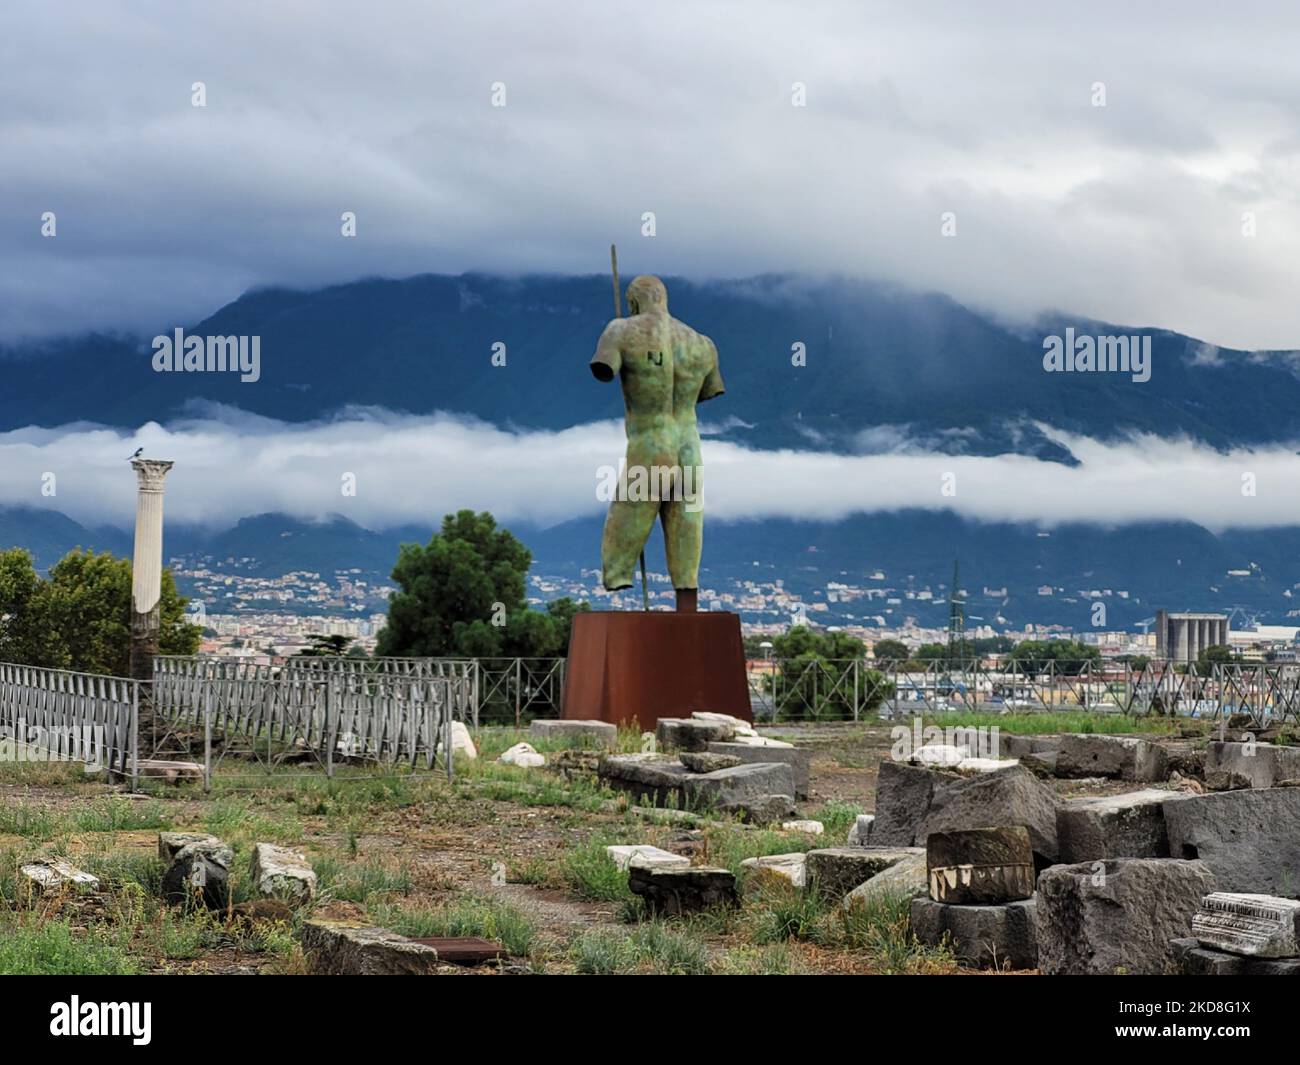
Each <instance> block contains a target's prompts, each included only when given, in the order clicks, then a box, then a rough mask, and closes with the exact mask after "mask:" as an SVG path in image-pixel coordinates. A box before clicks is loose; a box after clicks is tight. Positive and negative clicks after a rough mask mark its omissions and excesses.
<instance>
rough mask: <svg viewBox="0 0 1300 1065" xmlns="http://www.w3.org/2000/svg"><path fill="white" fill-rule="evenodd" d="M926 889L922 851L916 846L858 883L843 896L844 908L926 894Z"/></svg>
mask: <svg viewBox="0 0 1300 1065" xmlns="http://www.w3.org/2000/svg"><path fill="white" fill-rule="evenodd" d="M929 890H930V881H929V875H928V872H927V870H926V866H925V852H924V851H922V850H920V849H919V848H918V849H917V850H916V853H915V854H909V855H908V856H907V857H906V858H904V859H902V861H898V862H895V863H894V864H893V865H891V866H890V867H889V868H888V869H882V870H881V871H880V872H878V873H877V874H876V875H875V876H873V877H872V878H871V879H870V880H868V881H867V882H866V883H864V884H859V885H858V886H857V887H855V888H854V889H853V890H852V891H850V892H849V893H848V894H847V895H845V896H844V905H845V907H850V906H852V905H854V904H855V903H868V902H875V901H883V900H885V899H914V898H917V897H918V896H920V895H927V894H928V893H929Z"/></svg>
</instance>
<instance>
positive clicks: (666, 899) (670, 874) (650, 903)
mask: <svg viewBox="0 0 1300 1065" xmlns="http://www.w3.org/2000/svg"><path fill="white" fill-rule="evenodd" d="M627 886H628V888H629V889H630V890H631V892H632V894H634V895H639V896H640V897H641V898H643V899H644V900H645V903H646V908H647V909H648V910H649V911H650V913H652V914H656V915H659V916H662V917H678V916H681V915H683V914H691V913H699V912H700V911H701V910H708V909H712V908H713V907H715V906H735V905H738V904H739V902H740V896H739V894H738V893H737V891H736V877H735V874H734V873H732V872H731V871H730V870H728V869H715V868H712V867H709V866H695V867H693V868H690V869H650V868H647V867H645V866H638V865H632V866H630V867H629V868H628V877H627Z"/></svg>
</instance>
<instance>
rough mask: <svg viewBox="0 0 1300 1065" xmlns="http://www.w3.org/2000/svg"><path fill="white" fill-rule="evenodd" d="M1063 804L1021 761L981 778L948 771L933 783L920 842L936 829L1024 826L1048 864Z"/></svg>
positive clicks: (1053, 852)
mask: <svg viewBox="0 0 1300 1065" xmlns="http://www.w3.org/2000/svg"><path fill="white" fill-rule="evenodd" d="M877 794H879V788H877ZM1059 806H1060V800H1059V799H1058V798H1057V797H1056V793H1055V792H1054V791H1052V789H1051V788H1050V787H1048V786H1047V785H1046V784H1044V783H1043V782H1042V781H1041V780H1039V779H1038V778H1037V777H1035V776H1034V775H1033V774H1032V773H1030V772H1029V770H1027V769H1025V768H1024V767H1023V766H1019V765H1016V766H1012V767H1011V768H1009V769H1002V770H999V771H998V772H996V773H984V774H982V775H980V776H977V777H957V778H952V777H946V776H945V778H944V779H943V780H941V781H940V782H938V783H936V784H935V787H934V790H933V793H932V795H931V798H930V804H929V807H928V808H927V810H926V811H925V816H924V818H923V819H922V820H921V822H920V824H919V825H918V826H917V828H916V843H917V844H918V845H919V844H922V843H924V841H925V840H926V839H927V838H928V837H929V836H930V835H931V834H932V833H934V832H952V831H957V830H960V829H972V828H1014V827H1017V826H1023V827H1024V828H1026V829H1027V830H1028V832H1029V842H1030V846H1031V847H1032V848H1033V852H1034V855H1035V858H1036V861H1037V863H1038V864H1039V865H1040V866H1042V865H1047V864H1049V863H1051V862H1054V861H1056V858H1057V853H1058V849H1057V840H1056V811H1057V808H1058V807H1059ZM874 832H875V830H874V829H873V830H872V842H873V843H874V842H875V835H874Z"/></svg>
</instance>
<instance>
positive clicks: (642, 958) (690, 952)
mask: <svg viewBox="0 0 1300 1065" xmlns="http://www.w3.org/2000/svg"><path fill="white" fill-rule="evenodd" d="M569 956H570V958H571V960H572V961H573V963H574V967H575V968H576V969H577V970H578V972H579V973H582V974H583V975H587V976H614V975H618V974H621V973H647V974H652V975H656V976H703V975H706V974H708V973H709V972H711V971H712V968H711V966H710V965H709V954H708V951H707V949H706V948H705V946H704V944H703V943H702V942H700V941H699V940H698V939H696V938H694V937H693V936H691V935H690V934H689V933H688V932H687V931H685V930H682V929H679V928H673V927H671V926H669V925H667V924H665V923H664V922H662V921H646V922H645V923H644V924H640V925H637V926H636V927H635V928H634V929H633V930H632V931H630V932H619V931H614V930H605V929H599V930H594V931H590V932H584V933H583V934H582V935H581V936H579V937H578V938H577V939H576V940H574V942H573V944H572V945H571V947H570V948H569Z"/></svg>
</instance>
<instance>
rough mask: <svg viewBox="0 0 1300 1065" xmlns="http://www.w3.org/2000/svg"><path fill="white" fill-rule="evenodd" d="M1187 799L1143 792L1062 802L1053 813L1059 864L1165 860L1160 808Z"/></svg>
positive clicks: (1162, 810)
mask: <svg viewBox="0 0 1300 1065" xmlns="http://www.w3.org/2000/svg"><path fill="white" fill-rule="evenodd" d="M1186 798H1187V796H1186V795H1183V794H1180V793H1179V792H1176V791H1160V790H1158V789H1155V788H1147V789H1146V790H1144V791H1133V792H1129V793H1128V794H1126V795H1102V796H1099V797H1096V798H1087V799H1067V800H1065V802H1064V803H1063V804H1062V806H1061V807H1060V809H1059V810H1058V811H1057V813H1056V838H1057V843H1058V844H1059V846H1060V861H1061V862H1062V864H1065V865H1071V864H1073V863H1075V862H1087V861H1095V860H1097V859H1100V858H1168V857H1170V852H1169V833H1168V830H1167V829H1166V827H1165V807H1166V806H1167V805H1168V804H1169V803H1175V802H1182V801H1183V800H1184V799H1186Z"/></svg>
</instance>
